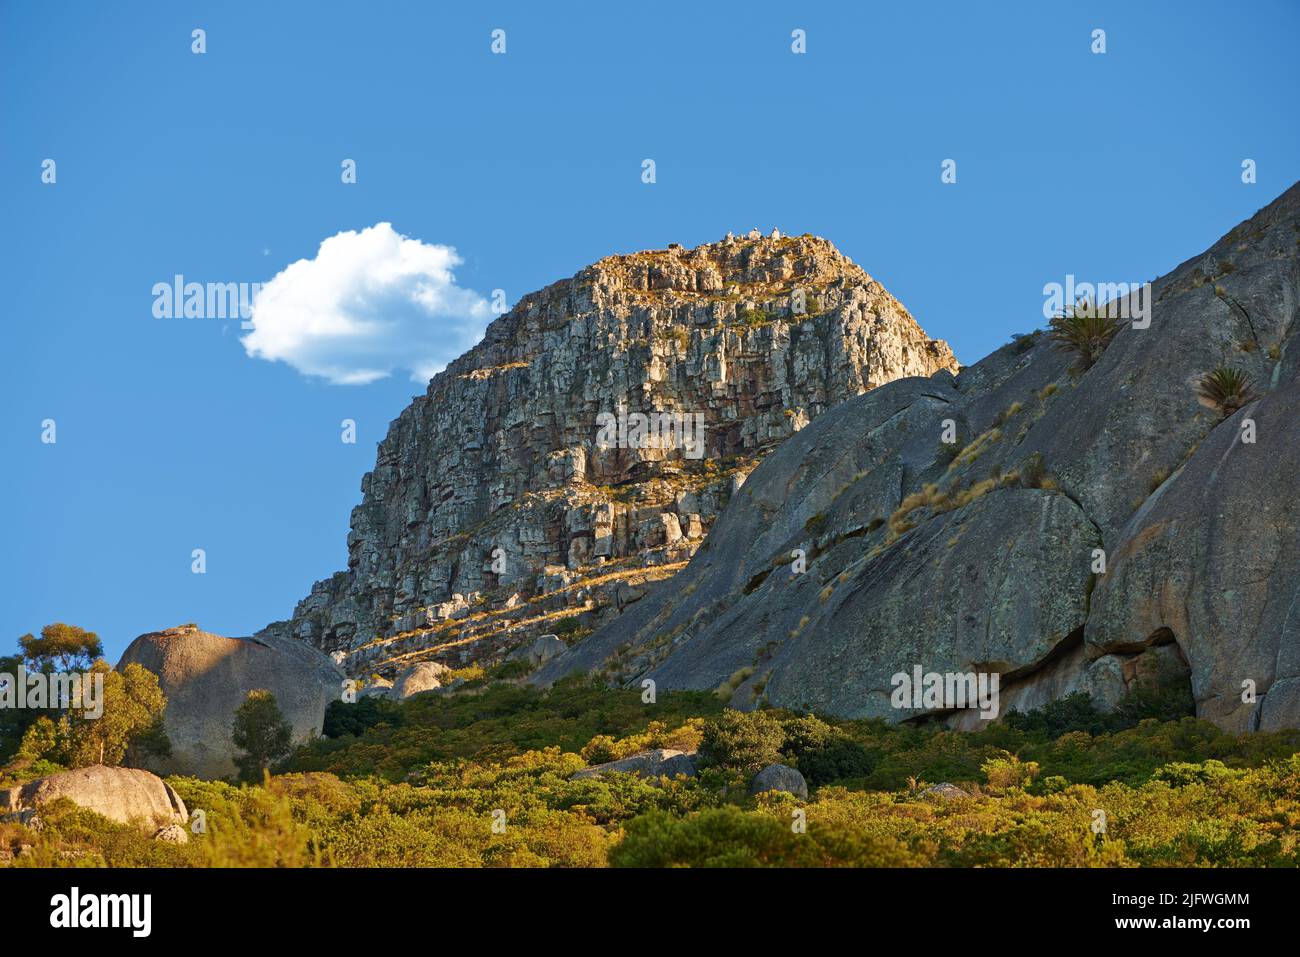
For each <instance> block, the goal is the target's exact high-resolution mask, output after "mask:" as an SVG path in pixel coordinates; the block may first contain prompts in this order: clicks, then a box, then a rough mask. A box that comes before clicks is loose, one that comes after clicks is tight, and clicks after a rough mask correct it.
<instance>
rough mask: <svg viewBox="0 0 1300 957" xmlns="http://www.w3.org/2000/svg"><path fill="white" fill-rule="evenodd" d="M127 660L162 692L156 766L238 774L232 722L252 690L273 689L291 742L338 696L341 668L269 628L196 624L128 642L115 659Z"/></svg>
mask: <svg viewBox="0 0 1300 957" xmlns="http://www.w3.org/2000/svg"><path fill="white" fill-rule="evenodd" d="M132 662H135V663H137V664H140V665H142V666H144V667H145V668H147V669H148V670H150V671H152V672H153V673H154V674H156V675H157V676H158V684H159V686H160V687H161V688H162V691H163V694H165V695H166V696H167V711H166V714H165V716H164V719H163V723H164V725H165V727H166V730H167V736H168V738H169V739H170V740H171V745H172V756H171V757H170V758H159V759H154V761H153V762H151V767H153V769H154V770H156V771H158V772H159V773H160V774H192V775H195V776H197V777H203V778H221V777H227V776H230V775H233V774H235V773H236V768H235V763H234V745H233V744H232V743H231V740H230V733H231V726H232V725H233V723H234V720H235V710H236V709H237V708H238V707H239V706H240V705H241V704H243V703H244V700H245V699H246V698H247V697H248V693H249V692H250V691H253V690H255V689H258V688H265V689H267V690H268V691H270V692H271V693H272V694H274V695H275V700H276V703H277V704H278V705H279V706H280V710H281V712H283V714H284V717H285V720H286V721H288V722H289V723H290V725H292V727H293V740H294V743H301V742H304V741H307V740H310V739H311V738H313V737H315V736H317V735H319V734H320V732H321V727H322V725H323V723H324V720H325V706H326V705H327V704H329V702H330V701H334V700H338V699H339V698H340V697H341V696H342V688H343V685H342V682H343V674H342V673H341V672H340V671H339V670H338V668H337V667H336V666H335V665H334V663H333V662H332V661H330V659H329V658H328V657H326V656H325V655H323V654H321V653H320V652H319V651H317V650H316V649H314V648H312V647H310V646H308V645H305V644H303V643H302V642H296V641H288V640H284V639H280V638H276V637H274V636H268V637H266V638H223V637H222V636H220V635H213V634H209V633H208V632H205V631H200V630H199V629H198V628H197V627H195V626H193V625H187V626H182V627H180V628H169V629H167V630H166V631H157V632H151V633H149V634H147V635H141V636H140V637H139V638H137V639H136V640H135V641H133V642H131V644H130V645H129V646H128V647H127V649H126V651H125V652H123V654H122V659H121V661H119V662H118V665H117V667H118V669H119V670H121V669H122V668H124V667H126V665H128V664H131V663H132Z"/></svg>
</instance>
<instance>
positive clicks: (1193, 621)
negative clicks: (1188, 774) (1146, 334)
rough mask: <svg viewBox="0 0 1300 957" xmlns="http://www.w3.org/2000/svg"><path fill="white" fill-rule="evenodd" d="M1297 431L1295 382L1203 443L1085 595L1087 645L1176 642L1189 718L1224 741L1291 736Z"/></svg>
mask: <svg viewBox="0 0 1300 957" xmlns="http://www.w3.org/2000/svg"><path fill="white" fill-rule="evenodd" d="M1248 420H1249V422H1251V423H1253V427H1254V437H1255V442H1253V443H1249V442H1243V441H1242V438H1243V436H1244V435H1246V434H1247V433H1246V431H1245V430H1244V429H1243V425H1244V424H1245V423H1246V422H1247V421H1248ZM1298 421H1300V381H1295V382H1291V383H1288V384H1287V385H1285V386H1283V387H1280V388H1278V389H1277V390H1276V391H1273V392H1270V393H1269V394H1267V395H1266V396H1265V397H1264V398H1263V399H1261V400H1260V401H1259V402H1256V403H1254V404H1252V405H1248V406H1247V407H1246V408H1244V409H1242V410H1241V411H1240V412H1238V413H1237V414H1236V415H1234V416H1233V417H1232V418H1230V419H1229V420H1228V421H1226V422H1224V423H1223V424H1222V425H1220V426H1219V427H1218V428H1216V429H1215V430H1214V431H1213V432H1212V433H1210V436H1209V437H1208V438H1207V439H1206V440H1205V442H1203V443H1202V444H1201V446H1200V448H1198V449H1197V451H1196V454H1195V455H1193V456H1192V457H1191V459H1190V460H1189V461H1188V463H1187V464H1186V465H1185V466H1184V467H1183V468H1182V469H1181V470H1180V471H1179V472H1177V473H1176V474H1175V475H1173V476H1172V477H1171V478H1170V480H1169V481H1168V482H1166V483H1165V484H1164V485H1163V486H1162V487H1161V488H1160V490H1159V491H1158V492H1157V494H1155V495H1153V496H1152V497H1151V498H1150V499H1149V500H1148V501H1147V503H1146V504H1145V505H1144V506H1143V507H1142V508H1141V509H1139V510H1138V512H1137V514H1136V515H1134V516H1133V519H1132V520H1131V521H1130V523H1129V525H1128V527H1127V528H1126V529H1125V530H1124V535H1123V536H1122V537H1121V544H1120V546H1119V547H1118V548H1117V549H1116V550H1115V552H1114V554H1113V555H1112V556H1111V568H1110V571H1109V573H1108V574H1107V575H1106V576H1105V577H1103V578H1102V579H1101V581H1100V583H1099V584H1098V586H1097V589H1096V591H1095V592H1094V594H1093V606H1094V609H1095V610H1094V612H1093V614H1092V615H1091V616H1090V618H1089V621H1088V630H1087V640H1088V645H1089V647H1090V648H1092V649H1095V651H1096V652H1100V653H1105V652H1111V651H1115V652H1120V651H1130V650H1133V649H1140V648H1143V647H1146V646H1148V645H1151V644H1153V643H1156V642H1160V641H1166V642H1168V641H1176V642H1177V643H1178V644H1179V646H1180V647H1181V648H1182V649H1183V651H1184V653H1185V654H1186V655H1187V657H1188V659H1189V661H1190V663H1191V683H1192V692H1193V695H1194V696H1195V698H1196V702H1197V713H1198V714H1200V715H1201V716H1202V717H1206V718H1209V719H1211V720H1213V721H1215V722H1216V723H1218V724H1219V725H1221V726H1223V727H1227V728H1231V729H1233V730H1254V729H1262V730H1277V729H1279V728H1294V727H1300V495H1297V491H1298V490H1297V487H1296V477H1297V476H1300V429H1298V428H1297V425H1296V423H1297V422H1298ZM1247 692H1250V693H1247Z"/></svg>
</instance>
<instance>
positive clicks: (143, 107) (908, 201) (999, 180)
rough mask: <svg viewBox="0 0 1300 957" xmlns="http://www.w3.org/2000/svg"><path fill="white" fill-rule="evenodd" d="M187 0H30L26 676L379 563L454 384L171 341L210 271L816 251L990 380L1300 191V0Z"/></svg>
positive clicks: (7, 435) (5, 643)
mask: <svg viewBox="0 0 1300 957" xmlns="http://www.w3.org/2000/svg"><path fill="white" fill-rule="evenodd" d="M186 6H187V5H185V4H177V3H143V2H132V3H127V4H112V5H109V4H91V3H68V4H62V3H60V4H42V3H36V2H34V0H31V2H27V0H24V2H9V3H6V4H4V6H3V7H0V203H2V204H3V205H2V206H0V222H2V223H3V226H4V230H3V240H2V242H3V249H2V250H0V252H2V253H3V262H4V271H3V276H4V292H5V298H6V300H7V301H6V303H5V306H6V308H5V312H6V320H7V322H6V335H5V339H4V345H3V348H2V349H0V356H2V357H3V358H2V359H0V361H2V363H3V368H2V369H0V372H2V373H3V375H0V409H2V410H3V411H2V413H0V449H3V468H2V469H0V475H2V478H0V483H2V484H0V496H2V498H3V502H4V514H5V516H6V518H7V521H6V522H5V526H6V533H7V534H6V542H5V547H4V548H3V549H2V550H0V652H3V651H7V650H8V649H9V648H10V647H11V646H12V642H13V641H14V640H15V639H16V638H17V637H18V635H20V634H22V633H24V632H27V631H35V630H37V629H39V628H40V627H41V626H42V625H43V624H46V623H47V622H50V621H54V620H63V621H69V622H73V623H77V624H80V625H83V626H84V627H88V628H92V629H94V630H97V631H98V632H99V633H100V634H101V636H102V637H103V638H104V639H105V642H106V645H107V648H108V651H109V654H110V657H111V658H113V659H114V660H115V659H116V657H117V655H118V654H119V653H120V652H121V650H122V649H123V648H124V647H125V646H126V644H127V643H128V642H129V641H130V640H131V639H132V638H133V637H134V636H135V635H137V634H140V633H142V632H145V631H149V630H153V629H156V628H161V627H166V626H169V625H173V624H177V623H180V622H185V621H197V622H198V623H199V624H200V625H202V626H203V627H205V628H207V629H209V630H212V631H217V632H220V633H225V634H232V635H234V634H248V633H251V632H252V631H255V630H256V629H258V628H259V627H261V626H262V625H264V624H266V623H267V622H269V621H272V620H275V619H278V618H284V617H287V616H288V615H289V614H290V613H291V611H292V609H293V606H294V603H295V602H296V601H298V600H299V599H300V598H302V597H304V596H305V595H306V594H307V592H308V589H309V588H310V585H311V582H312V581H313V580H315V579H317V578H322V577H325V576H327V575H329V574H330V573H332V572H333V571H335V570H338V569H340V568H342V567H344V565H345V560H346V548H345V536H346V534H347V529H348V514H349V511H350V510H351V508H352V507H353V506H354V505H355V504H356V503H357V502H358V501H359V500H360V492H359V482H360V479H361V476H362V475H363V474H364V473H365V472H366V471H367V470H368V469H369V468H370V467H371V466H372V464H373V460H374V445H375V443H376V442H378V441H379V440H380V439H381V438H382V437H383V435H384V432H385V431H386V428H387V425H388V422H389V421H390V420H391V419H393V418H394V417H396V415H397V414H398V413H399V412H400V411H401V410H402V408H403V407H404V406H405V405H406V404H407V403H408V402H409V400H410V398H411V396H413V395H415V394H417V393H420V392H423V385H422V384H419V383H416V382H413V381H412V380H411V378H410V375H409V374H408V373H407V372H406V371H402V370H398V371H396V372H394V374H393V375H391V376H389V377H387V378H383V379H380V380H379V381H376V382H371V383H370V384H367V385H334V384H330V383H328V382H326V381H323V380H322V379H320V378H319V377H314V378H313V377H307V376H304V375H302V374H301V373H300V372H298V371H296V370H295V369H294V368H292V367H291V366H290V365H288V364H285V363H283V362H272V361H265V360H263V359H257V358H251V357H249V355H247V354H246V351H245V349H244V348H243V347H242V346H241V344H240V334H241V331H240V329H239V328H238V321H237V320H234V321H223V320H219V319H190V320H186V319H172V320H159V319H155V318H154V317H153V315H152V311H151V308H152V303H153V298H152V295H151V289H152V287H153V285H154V284H155V283H157V282H159V281H164V282H165V281H170V279H171V277H172V276H173V275H175V274H176V273H182V274H184V275H185V276H186V277H187V278H189V279H194V280H198V281H213V282H239V281H244V282H264V281H267V280H269V279H270V278H271V277H272V276H274V275H275V274H276V273H278V272H279V271H280V270H282V269H284V268H285V267H286V266H287V265H289V264H290V263H292V262H294V261H296V260H298V259H301V258H304V257H306V258H310V257H313V256H315V255H316V252H317V248H318V246H319V245H320V243H321V242H322V240H324V239H326V238H327V237H330V236H333V235H334V234H336V233H339V232H341V231H345V230H361V229H364V228H366V227H369V226H373V225H375V224H376V223H380V222H390V223H392V224H393V228H394V229H395V230H396V231H397V232H398V233H401V234H403V235H406V236H409V237H412V238H414V239H418V240H421V241H423V242H425V243H429V244H440V245H447V246H452V247H455V249H456V250H457V252H458V254H459V256H460V257H461V260H462V262H461V263H460V265H459V266H458V267H457V268H456V270H455V282H456V285H457V286H458V287H460V288H463V289H465V290H471V291H474V292H475V293H477V294H479V295H481V296H484V297H486V296H489V295H490V292H491V290H493V289H497V288H501V289H504V290H506V294H507V296H508V299H509V300H510V301H511V302H513V301H515V300H516V299H518V298H519V296H521V295H522V294H524V293H525V292H528V291H530V290H533V289H537V288H540V287H541V286H544V285H546V284H548V283H550V282H553V281H554V280H556V279H559V278H563V277H566V276H570V275H572V274H573V273H575V272H576V271H578V270H579V269H580V268H582V267H583V266H584V265H586V264H588V263H589V262H592V261H594V260H596V259H598V258H600V257H601V256H604V255H608V254H610V253H614V252H628V251H633V250H637V249H644V248H656V247H663V246H666V245H667V244H668V243H669V242H680V243H682V244H684V245H687V246H691V245H695V244H698V243H701V242H708V241H713V240H716V239H719V238H721V237H722V236H723V235H724V234H725V233H726V232H727V231H728V230H731V231H735V232H740V231H743V230H747V229H749V228H750V227H751V226H758V227H760V228H761V229H763V230H764V231H767V230H770V229H771V228H772V227H773V226H777V227H779V228H780V229H781V230H782V231H784V232H794V233H800V232H805V231H807V232H813V233H817V234H820V235H823V236H826V237H827V238H829V239H831V240H832V241H833V242H835V243H836V244H837V245H838V246H839V248H840V249H841V250H842V251H843V252H844V253H846V254H847V255H849V256H851V257H852V258H853V259H854V260H855V261H856V262H858V263H859V264H860V265H862V266H863V268H865V269H866V270H867V271H868V272H869V273H871V274H872V275H873V276H874V277H875V278H877V279H878V280H879V281H881V282H882V283H883V284H884V285H885V286H886V287H887V288H888V289H890V290H891V291H892V292H893V293H894V294H895V295H897V296H898V297H899V298H900V299H901V300H902V301H903V303H904V304H905V305H906V306H907V307H908V308H909V309H910V310H911V311H912V312H913V314H914V315H915V316H916V317H917V319H918V320H919V321H920V323H921V324H922V326H923V327H924V328H925V329H926V330H927V331H928V332H929V333H930V334H931V335H934V336H937V337H941V338H944V339H947V340H948V341H949V342H950V343H951V344H952V346H953V348H954V350H955V351H956V353H957V356H958V358H959V359H960V360H961V361H963V362H966V363H970V362H974V361H976V360H977V359H979V358H980V357H981V356H983V355H985V354H986V353H987V352H989V351H991V350H992V349H994V348H996V347H997V346H998V345H1000V344H1001V343H1002V342H1005V341H1006V340H1007V338H1008V337H1009V336H1010V335H1011V334H1012V333H1014V332H1023V331H1028V330H1029V329H1032V328H1034V327H1035V326H1037V325H1040V324H1042V313H1041V309H1042V303H1043V294H1042V287H1043V285H1044V283H1047V282H1052V281H1063V280H1064V277H1065V275H1066V274H1067V273H1074V274H1075V275H1077V276H1080V277H1082V278H1088V277H1093V278H1099V279H1105V280H1108V281H1127V280H1133V281H1138V280H1144V279H1150V278H1152V277H1154V276H1156V275H1158V274H1159V273H1161V272H1163V271H1165V270H1167V269H1169V268H1170V267H1171V266H1173V265H1175V264H1177V263H1178V262H1180V261H1182V260H1183V259H1185V258H1187V257H1188V256H1190V255H1192V254H1194V253H1197V252H1199V251H1200V250H1202V249H1203V248H1205V247H1206V246H1208V245H1209V244H1210V243H1211V242H1213V241H1214V240H1215V239H1217V238H1218V237H1219V236H1220V235H1221V234H1222V233H1224V232H1225V231H1227V230H1228V229H1229V228H1230V227H1232V226H1233V225H1235V224H1236V223H1237V222H1239V221H1240V220H1241V219H1243V218H1245V217H1247V216H1249V215H1250V214H1252V213H1253V212H1254V211H1255V210H1256V209H1258V208H1259V207H1261V206H1263V205H1265V204H1267V203H1268V202H1269V201H1271V200H1272V199H1273V198H1274V197H1276V196H1277V195H1278V194H1279V193H1281V192H1282V191H1283V190H1284V189H1286V188H1287V187H1288V186H1289V185H1291V184H1292V183H1293V182H1294V181H1295V180H1296V179H1297V178H1300V126H1298V125H1297V124H1296V122H1295V118H1296V110H1295V103H1294V96H1295V92H1296V90H1297V89H1300V57H1297V56H1296V55H1295V41H1296V37H1297V36H1298V35H1300V29H1298V28H1300V5H1297V4H1294V3H1280V2H1272V3H1270V2H1261V3H1252V4H1223V5H1217V6H1211V5H1205V4H1188V3H1182V4H1157V3H1140V4H1134V3H1115V4H1091V3H1077V4H1046V3H1032V4H1031V3H1025V4H971V3H960V4H958V3H951V4H945V3H931V4H925V5H916V4H896V3H889V4H884V3H873V4H860V5H859V4H854V5H849V4H824V5H819V4H806V3H799V4H793V3H786V4H763V3H752V2H750V3H744V4H732V5H723V4H702V3H693V4H671V3H662V4H650V5H644V4H636V5H630V4H629V5H624V4H617V5H616V4H594V3H593V4H581V5H579V4H572V5H559V4H557V5H549V4H548V5H542V4H537V3H525V4H517V5H508V4H474V5H465V6H466V7H470V8H471V9H470V10H469V11H467V12H459V11H454V10H451V9H445V8H444V5H442V4H430V3H418V4H417V3H409V4H406V3H380V4H337V5H336V4H332V3H326V2H315V3H310V4H308V3H274V4H266V3H259V4H254V3H221V4H196V5H192V7H191V8H190V10H189V11H186V10H185V9H183V8H184V7H186ZM195 28H203V29H205V30H206V31H207V52H206V53H204V54H203V55H195V54H193V53H192V52H191V42H192V41H191V31H192V30H193V29H195ZM494 28H503V29H505V30H506V37H507V52H506V54H505V55H504V56H497V55H493V54H492V53H491V52H490V49H489V45H490V33H491V31H492V30H493V29H494ZM796 28H801V29H804V30H806V31H807V50H808V52H807V53H806V54H804V55H795V54H793V53H791V50H790V43H791V39H790V34H791V31H792V30H794V29H796ZM1094 28H1102V29H1105V30H1106V41H1107V52H1106V53H1105V54H1104V55H1095V54H1093V53H1091V52H1090V43H1091V40H1090V34H1091V31H1092V30H1093V29H1094ZM46 158H53V159H55V161H56V163H57V182H56V183H55V184H54V185H47V184H43V183H42V182H41V163H42V161H43V160H44V159H46ZM345 158H352V159H355V160H356V162H357V182H356V183H355V184H349V185H345V184H343V183H341V182H340V163H341V161H342V160H343V159H345ZM645 158H653V159H654V160H655V163H656V173H657V182H656V183H655V184H653V185H645V184H643V183H642V182H641V176H640V174H641V161H642V160H643V159H645ZM948 158H952V159H955V160H956V161H957V164H958V165H957V174H958V175H957V183H956V184H955V185H945V184H942V183H941V182H940V176H939V173H940V164H941V162H942V161H943V160H944V159H948ZM1245 158H1251V159H1254V160H1255V161H1256V163H1257V164H1258V165H1257V168H1258V183H1257V184H1255V185H1244V184H1243V183H1242V182H1241V176H1240V171H1241V162H1242V160H1243V159H1245ZM449 341H451V340H449ZM345 418H351V419H354V420H355V421H356V423H357V442H356V444H354V445H348V444H344V443H342V442H341V441H340V439H339V433H340V428H339V423H340V422H341V420H343V419H345ZM45 419H54V420H55V422H56V423H57V442H56V443H55V444H53V445H50V444H43V443H42V442H41V423H42V421H43V420H45ZM194 548H203V549H204V550H205V551H206V554H207V573H206V574H204V575H195V574H192V573H191V552H192V550H193V549H194Z"/></svg>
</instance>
